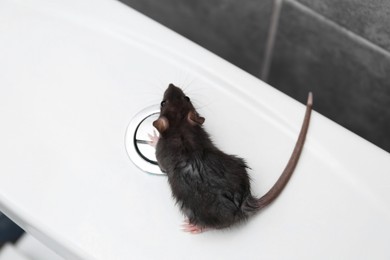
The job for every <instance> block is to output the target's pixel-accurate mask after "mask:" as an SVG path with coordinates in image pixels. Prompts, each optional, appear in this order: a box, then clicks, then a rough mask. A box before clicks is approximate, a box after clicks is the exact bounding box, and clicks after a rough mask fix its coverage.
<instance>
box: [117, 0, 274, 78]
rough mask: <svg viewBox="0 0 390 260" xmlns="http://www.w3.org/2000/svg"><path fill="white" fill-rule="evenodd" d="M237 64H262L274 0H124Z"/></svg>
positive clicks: (252, 68) (254, 69)
mask: <svg viewBox="0 0 390 260" xmlns="http://www.w3.org/2000/svg"><path fill="white" fill-rule="evenodd" d="M121 1H122V2H123V3H125V4H127V5H129V6H131V7H133V8H134V9H136V10H138V11H140V12H142V13H144V14H146V15H147V16H149V17H151V18H153V19H154V20H156V21H158V22H160V23H161V24H163V25H165V26H167V27H169V28H171V29H173V30H174V31H176V32H178V33H179V34H181V35H183V36H185V37H187V38H188V39H190V40H192V41H194V42H196V43H198V44H200V45H202V46H203V47H205V48H207V49H209V50H210V51H212V52H214V53H216V54H217V55H219V56H221V57H223V58H225V59H226V60H228V61H230V62H231V63H233V64H236V65H237V66H238V67H241V68H242V69H244V70H246V71H248V72H249V73H252V74H255V75H257V74H258V73H259V72H260V68H261V66H262V61H263V55H264V48H265V43H266V39H267V31H268V27H269V22H270V15H271V12H270V10H271V6H272V0H264V1H253V0H241V1H236V0H215V1H205V0H203V1H193V0H159V1H156V0H121Z"/></svg>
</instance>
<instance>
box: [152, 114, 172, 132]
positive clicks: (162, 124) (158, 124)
mask: <svg viewBox="0 0 390 260" xmlns="http://www.w3.org/2000/svg"><path fill="white" fill-rule="evenodd" d="M153 126H154V127H155V128H156V129H157V130H158V131H159V132H160V134H161V133H163V132H165V131H166V130H167V129H168V127H169V122H168V119H167V118H166V117H165V116H160V117H159V118H158V119H157V120H156V121H154V122H153Z"/></svg>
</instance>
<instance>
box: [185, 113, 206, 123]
mask: <svg viewBox="0 0 390 260" xmlns="http://www.w3.org/2000/svg"><path fill="white" fill-rule="evenodd" d="M187 119H188V122H190V124H191V125H203V123H204V120H205V119H204V117H201V116H199V115H198V114H197V113H195V112H194V111H190V112H188V115H187Z"/></svg>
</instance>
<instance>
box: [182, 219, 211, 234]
mask: <svg viewBox="0 0 390 260" xmlns="http://www.w3.org/2000/svg"><path fill="white" fill-rule="evenodd" d="M181 226H182V230H183V231H184V232H189V233H191V234H199V233H202V232H205V231H208V230H210V229H209V228H206V227H201V226H198V225H195V224H191V223H190V221H189V220H188V219H186V220H185V221H184V223H183V224H182V225H181Z"/></svg>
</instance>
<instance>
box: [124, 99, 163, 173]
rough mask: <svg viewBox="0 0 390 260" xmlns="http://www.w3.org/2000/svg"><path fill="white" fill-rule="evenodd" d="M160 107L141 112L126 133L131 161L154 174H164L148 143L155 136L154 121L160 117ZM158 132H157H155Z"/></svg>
mask: <svg viewBox="0 0 390 260" xmlns="http://www.w3.org/2000/svg"><path fill="white" fill-rule="evenodd" d="M159 113H160V111H159V106H152V107H148V108H146V109H144V110H142V111H140V112H139V113H138V114H137V115H136V116H135V117H134V118H133V119H132V120H131V122H130V123H129V126H128V127H127V131H126V138H125V144H126V150H127V153H128V155H129V157H130V159H131V161H132V162H133V163H134V164H135V165H136V166H138V168H140V169H141V170H143V171H145V172H147V173H152V174H164V173H162V172H161V170H160V167H158V164H157V159H156V155H155V148H154V147H152V146H151V145H150V144H149V143H148V141H149V140H150V138H149V137H148V134H153V130H155V129H154V127H153V125H152V123H153V121H154V120H156V119H157V118H158V116H159ZM155 131H156V130H155Z"/></svg>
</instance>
